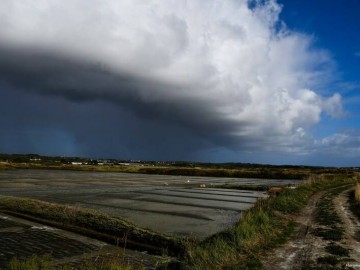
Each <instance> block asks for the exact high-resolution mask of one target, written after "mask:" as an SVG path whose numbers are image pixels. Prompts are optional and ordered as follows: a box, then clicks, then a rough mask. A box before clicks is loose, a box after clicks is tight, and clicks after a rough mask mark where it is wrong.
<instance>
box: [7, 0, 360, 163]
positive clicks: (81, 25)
mask: <svg viewBox="0 0 360 270" xmlns="http://www.w3.org/2000/svg"><path fill="white" fill-rule="evenodd" d="M359 12H360V1H359V0H346V1H344V0H329V1H307V0H306V1H300V0H278V1H276V0H258V1H256V0H249V1H246V0H192V1H187V0H182V1H179V0H168V1H162V0H148V1H143V0H122V1H117V0H108V1H101V0H73V1H64V0H37V1H32V0H18V1H12V0H2V1H1V2H0V127H1V128H0V152H6V153H38V154H42V155H57V156H84V157H92V158H118V159H141V160H186V161H200V162H244V163H248V162H249V163H264V164H279V165H280V164H292V165H314V166H319V165H320V166H360V121H359V120H360V119H359V118H360V106H359V105H360V92H359V91H360V68H359V65H360V35H359V33H360V16H358V14H359Z"/></svg>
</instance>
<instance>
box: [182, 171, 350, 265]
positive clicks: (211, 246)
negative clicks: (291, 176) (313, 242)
mask: <svg viewBox="0 0 360 270" xmlns="http://www.w3.org/2000/svg"><path fill="white" fill-rule="evenodd" d="M353 181H354V180H352V179H349V178H346V177H343V176H327V177H324V176H318V177H315V178H312V179H310V180H309V181H308V183H307V184H304V185H302V186H299V187H298V188H296V189H286V190H285V191H283V192H282V193H281V194H280V195H279V196H276V197H270V198H269V199H268V200H265V201H259V202H258V204H257V205H256V206H255V207H254V208H252V209H251V210H250V211H248V212H247V213H245V215H244V216H243V217H242V218H241V219H240V221H239V222H238V223H237V224H236V225H235V226H234V227H232V228H230V229H228V230H226V231H224V232H221V233H219V234H217V235H214V236H213V237H211V238H209V239H207V240H205V241H203V242H202V243H200V244H198V245H194V246H191V247H189V249H188V253H187V267H188V269H260V262H259V261H258V260H257V259H256V258H257V256H256V255H258V254H260V253H261V252H263V251H264V250H266V249H269V248H272V247H274V246H276V245H278V244H280V243H282V242H284V241H285V240H286V238H287V237H288V236H289V234H290V233H291V232H292V229H293V226H294V223H293V221H292V219H291V218H290V217H289V215H288V214H292V213H295V212H296V211H299V210H300V209H301V208H302V207H304V206H305V205H306V203H307V201H308V199H309V198H310V196H311V195H313V194H314V193H316V192H318V191H321V190H325V189H329V188H332V187H337V186H343V185H347V184H349V183H353Z"/></svg>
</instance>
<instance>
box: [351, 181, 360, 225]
mask: <svg viewBox="0 0 360 270" xmlns="http://www.w3.org/2000/svg"><path fill="white" fill-rule="evenodd" d="M349 204H350V210H351V212H353V213H354V215H355V216H357V217H358V219H359V220H360V184H359V183H356V185H355V188H354V190H353V191H352V192H350V194H349Z"/></svg>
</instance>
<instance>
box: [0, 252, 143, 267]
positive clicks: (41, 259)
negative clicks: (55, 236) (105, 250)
mask: <svg viewBox="0 0 360 270" xmlns="http://www.w3.org/2000/svg"><path fill="white" fill-rule="evenodd" d="M7 268H8V270H74V269H78V270H145V269H146V268H145V266H140V265H136V266H132V265H130V264H129V263H126V262H124V261H121V260H102V259H101V260H97V261H89V262H83V263H81V264H80V265H77V266H71V265H59V266H56V265H54V263H53V261H52V258H51V256H50V255H47V254H46V255H42V256H35V255H34V256H32V257H29V258H27V259H25V260H21V259H18V258H13V259H12V260H11V261H10V263H9V265H8V267H7Z"/></svg>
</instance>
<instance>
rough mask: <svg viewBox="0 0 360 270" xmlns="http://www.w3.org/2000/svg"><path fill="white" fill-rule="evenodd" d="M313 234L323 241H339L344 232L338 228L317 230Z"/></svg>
mask: <svg viewBox="0 0 360 270" xmlns="http://www.w3.org/2000/svg"><path fill="white" fill-rule="evenodd" d="M313 234H314V235H316V236H318V237H321V238H322V239H324V240H330V241H340V240H341V239H342V237H343V234H344V232H343V230H342V229H340V228H317V229H315V230H314V232H313Z"/></svg>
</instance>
